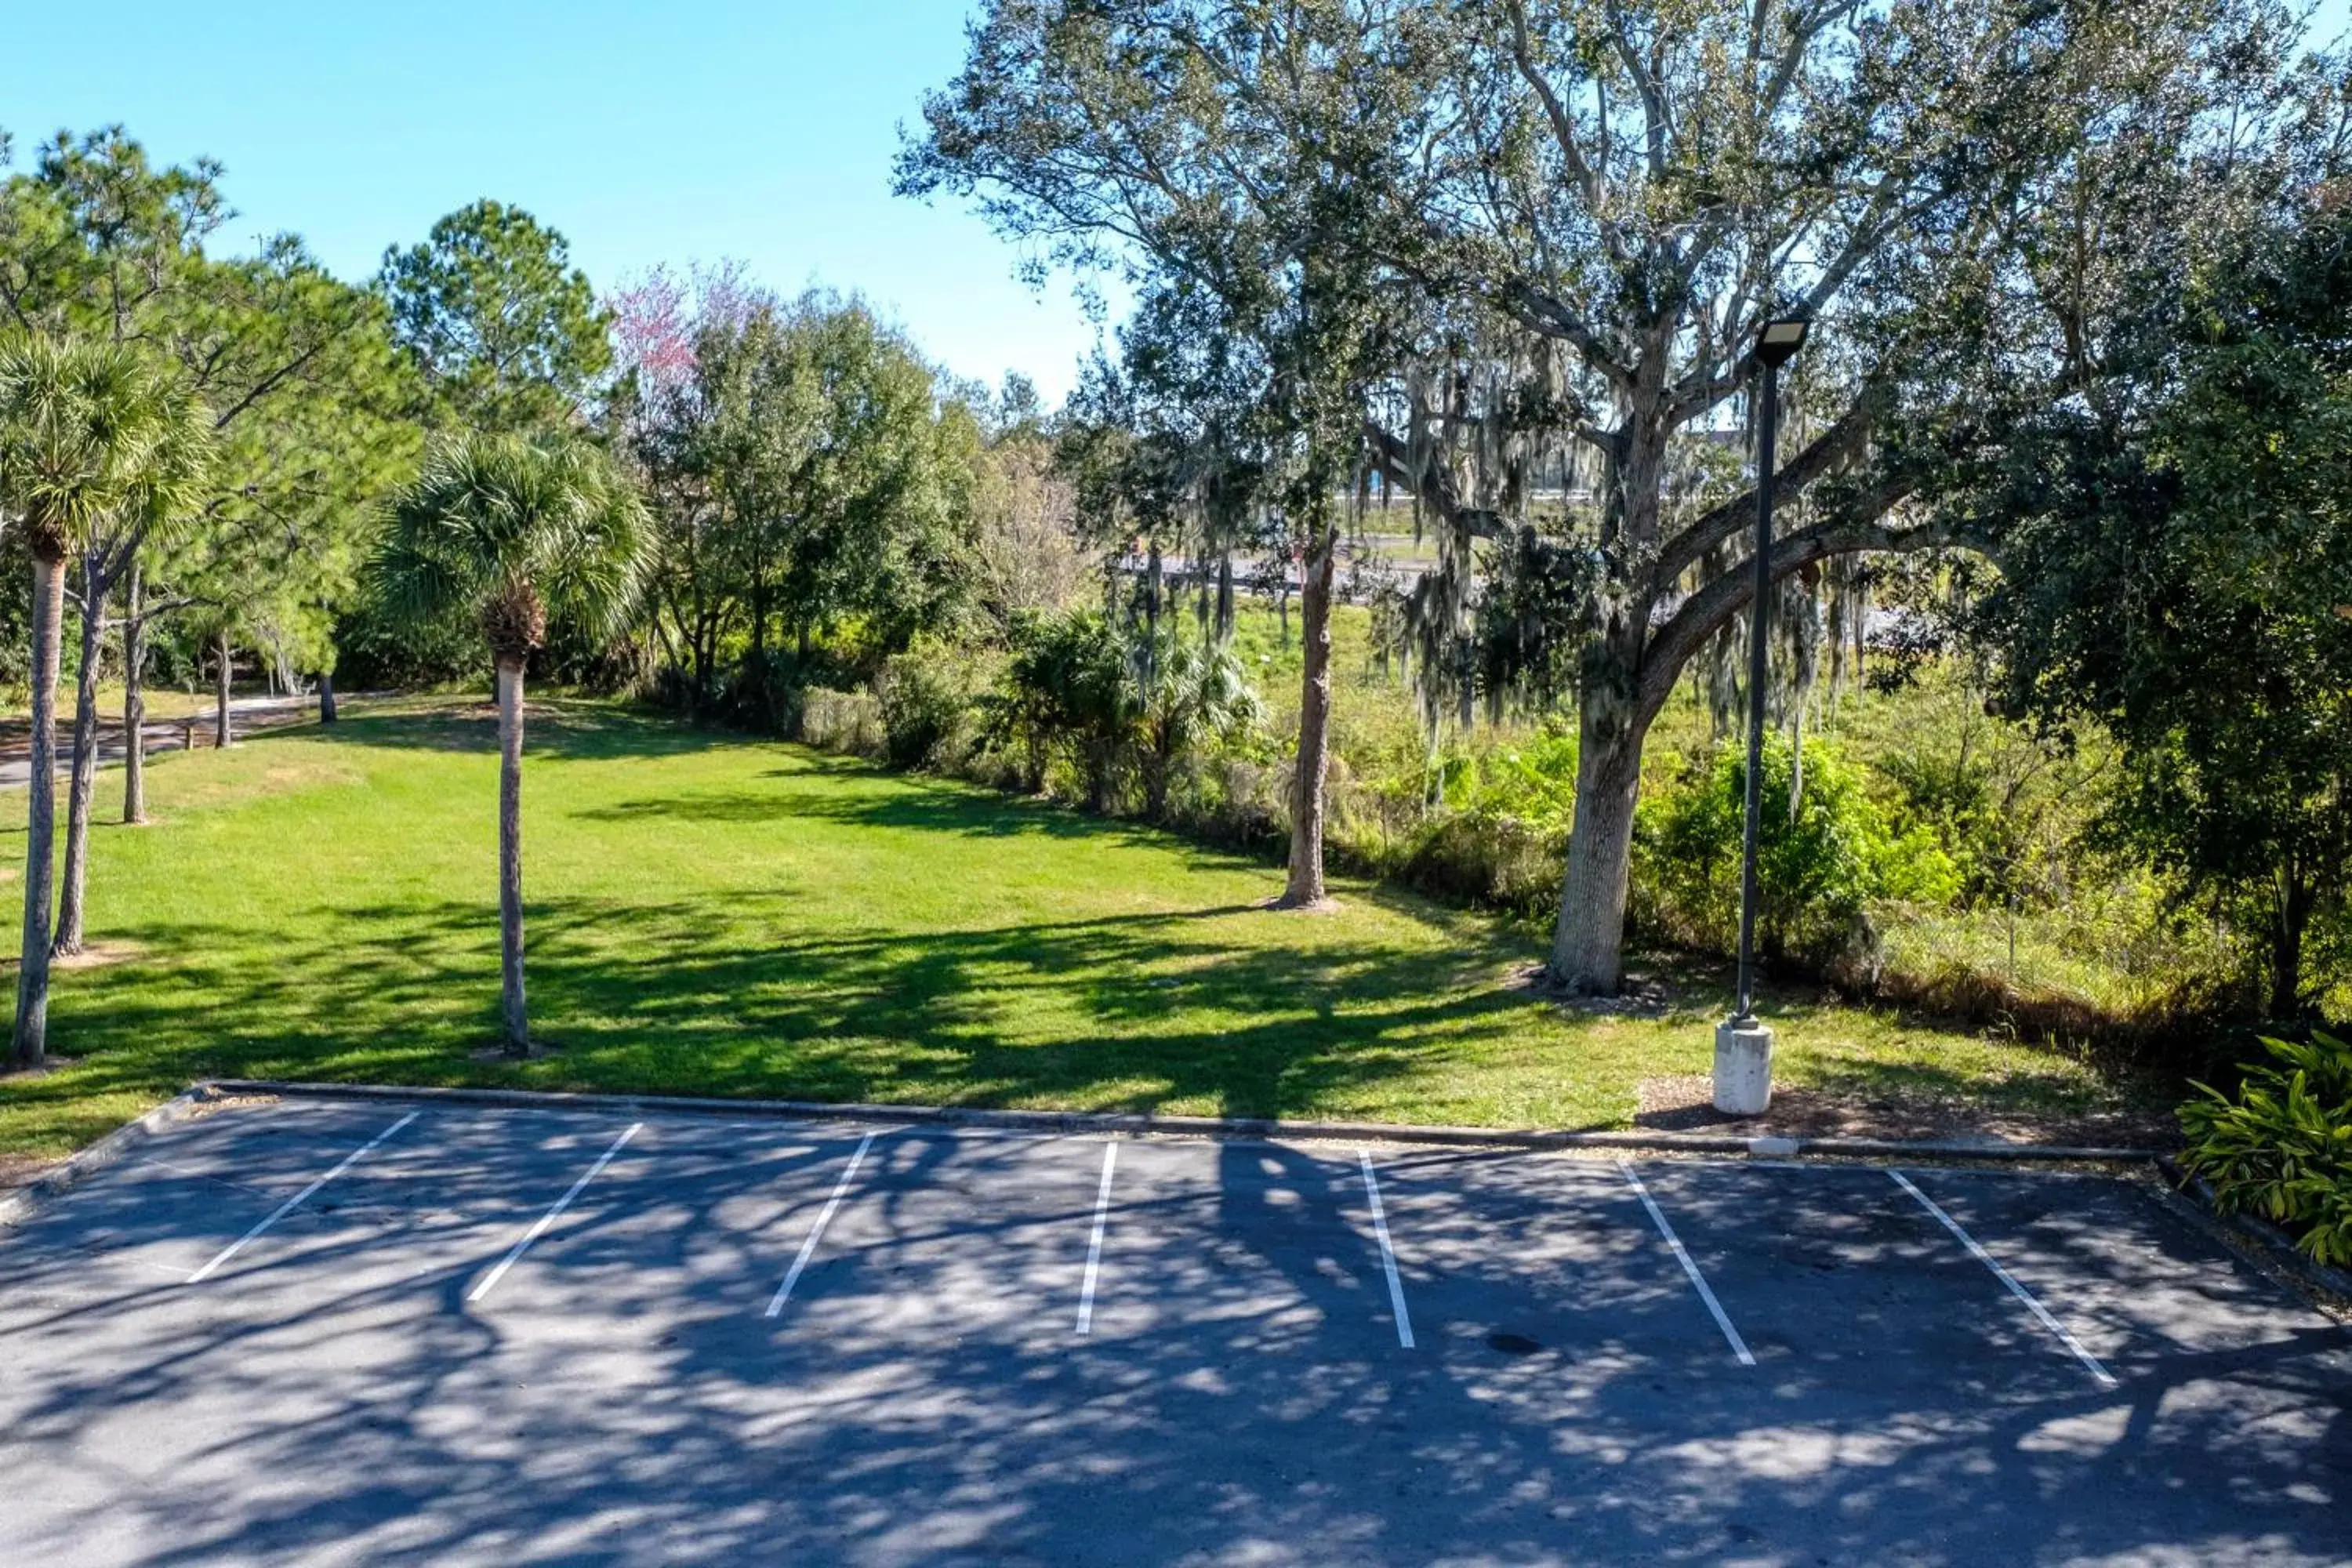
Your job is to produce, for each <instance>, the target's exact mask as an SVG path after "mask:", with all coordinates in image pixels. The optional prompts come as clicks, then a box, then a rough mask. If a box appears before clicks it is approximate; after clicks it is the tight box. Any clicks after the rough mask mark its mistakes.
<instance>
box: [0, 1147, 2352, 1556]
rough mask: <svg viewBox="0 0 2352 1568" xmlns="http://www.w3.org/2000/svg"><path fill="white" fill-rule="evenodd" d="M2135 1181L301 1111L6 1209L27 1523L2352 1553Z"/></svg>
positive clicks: (2237, 1311) (229, 1548)
mask: <svg viewBox="0 0 2352 1568" xmlns="http://www.w3.org/2000/svg"><path fill="white" fill-rule="evenodd" d="M2347 1403H2352V1347H2347V1337H2346V1335H2345V1333H2344V1331H2342V1330H2341V1329H2339V1328H2338V1327H2337V1326H2336V1325H2335V1324H2333V1323H2332V1322H2330V1321H2328V1320H2327V1319H2326V1318H2325V1317H2323V1316H2321V1315H2320V1314H2319V1313H2317V1312H2316V1311H2315V1310H2312V1309H2310V1308H2309V1307H2307V1306H2305V1305H2304V1304H2303V1303H2301V1302H2299V1301H2297V1300H2294V1298H2293V1297H2291V1296H2289V1295H2287V1294H2286V1293H2284V1291H2283V1290H2282V1289H2280V1288H2279V1287H2277V1286H2276V1285H2274V1284H2273V1283H2272V1282H2271V1281H2270V1280H2268V1279H2265V1278H2264V1277H2263V1276H2262V1275H2260V1274H2259V1273H2257V1272H2254V1271H2252V1270H2251V1269H2249V1268H2245V1267H2244V1266H2243V1265H2242V1263H2241V1262H2239V1261H2238V1260H2237V1259H2235V1258H2233V1257H2231V1255H2230V1254H2229V1253H2228V1252H2227V1251H2225V1250H2223V1249H2221V1248H2220V1247H2217V1246H2216V1245H2214V1244H2213V1243H2211V1242H2210V1241H2209V1240H2207V1239H2206V1238H2205V1237H2203V1236H2202V1235H2201V1234H2200V1232H2198V1231H2196V1230H2194V1229H2193V1228H2191V1227H2189V1226H2186V1225H2184V1224H2183V1223H2182V1222H2181V1221H2180V1220H2179V1218H2178V1217H2177V1216H2176V1215H2173V1214H2172V1213H2171V1212H2170V1211H2169V1210H2168V1208H2167V1207H2166V1206H2165V1205H2163V1203H2162V1202H2161V1201H2160V1200H2159V1199H2158V1197H2157V1196H2156V1195H2155V1194H2152V1193H2150V1192H2148V1191H2147V1190H2146V1189H2145V1188H2143V1187H2141V1186H2140V1185H2138V1184H2136V1183H2134V1182H2131V1181H2128V1180H2124V1179H2119V1178H2116V1177H2112V1176H2103V1175H2075V1174H2055V1173H2021V1172H2007V1171H2001V1172H1994V1171H1986V1170H1969V1171H1954V1170H1908V1171H1902V1172H1888V1171H1885V1170H1877V1169H1866V1168H1861V1167H1851V1166H1844V1167H1840V1166H1803V1167H1780V1166H1771V1165H1766V1164H1760V1163H1675V1162H1665V1161H1643V1162H1635V1163H1622V1162H1618V1161H1614V1160H1597V1159H1581V1158H1572V1157H1568V1156H1564V1155H1549V1154H1530V1153H1517V1152H1492V1151H1471V1150H1429V1149H1411V1148H1402V1147H1391V1148H1374V1149H1365V1150H1357V1149H1352V1148H1347V1147H1341V1146H1335V1145H1319V1144H1318V1145H1306V1144H1283V1143H1273V1142H1250V1141H1241V1140H1236V1141H1231V1142H1208V1141H1178V1140H1155V1139H1122V1140H1118V1141H1106V1140H1103V1139H1100V1138H1093V1137H1077V1136H1044V1135H1034V1136H1033V1135H1027V1134H1014V1133H1003V1132H992V1131H950V1130H946V1129H941V1128H937V1127H883V1126H867V1125H861V1124H857V1123H854V1122H846V1121H840V1122H836V1121H822V1122H810V1123H794V1122H789V1121H765V1120H762V1121H731V1120H725V1119H717V1118H707V1117H695V1116H683V1115H677V1116H672V1115H656V1114H646V1115H641V1116H640V1115H627V1116H610V1115H604V1114H595V1113H588V1112H574V1111H554V1110H503V1109H494V1108H489V1107H481V1106H467V1105H452V1104H425V1103H419V1104H414V1105H411V1104H403V1103H398V1102H394V1101H383V1100H365V1101H359V1100H354V1101H336V1100H289V1101H286V1102H282V1103H277V1104H269V1105H256V1106H250V1107H241V1108H236V1109H231V1110H223V1111H221V1112H219V1113H217V1114H214V1115H209V1116H206V1117H204V1118H201V1119H198V1120H195V1121H188V1122H184V1123H182V1124H180V1125H177V1126H174V1127H172V1128H170V1129H167V1130H165V1131H162V1132H160V1133H158V1134H156V1135H155V1136H154V1137H152V1139H151V1140H149V1141H148V1142H146V1143H145V1144H144V1145H143V1146H142V1148H141V1149H140V1150H139V1151H138V1152H136V1153H135V1154H133V1155H132V1156H131V1157H129V1158H126V1159H125V1160H124V1161H122V1162H121V1163H118V1164H116V1165H114V1166H112V1167H110V1168H108V1169H106V1170H105V1171H103V1172H101V1173H99V1174H97V1175H96V1176H94V1177H93V1178H92V1179H91V1180H90V1181H89V1182H88V1183H87V1184H84V1185H82V1186H81V1187H79V1188H77V1189H75V1190H73V1191H72V1192H70V1193H68V1194H65V1195H63V1196H62V1197H60V1198H58V1199H56V1200H54V1201H52V1202H51V1203H49V1204H47V1205H45V1206H44V1207H43V1208H42V1209H40V1210H39V1211H38V1212H37V1213H36V1214H35V1215H33V1216H32V1217H31V1218H30V1219H28V1220H27V1221H26V1223H24V1224H22V1225H20V1226H16V1228H15V1229H13V1230H12V1231H8V1232H0V1463H5V1465H6V1467H7V1470H8V1474H9V1475H10V1478H11V1486H10V1502H9V1504H8V1506H7V1507H5V1508H0V1562H10V1563H14V1562H41V1563H59V1564H101V1563H182V1562H185V1563H198V1562H221V1561H236V1562H241V1563H280V1562H284V1563H293V1562H302V1563H314V1562H336V1561H350V1562H362V1561H364V1562H404V1561H413V1562H417V1563H428V1562H429V1563H476V1562H478V1563H547V1562H593V1563H698V1562H712V1563H719V1562H727V1563H740V1562H765V1561H790V1562H794V1563H962V1562H987V1563H1091V1562H1102V1563H1343V1562H1344V1563H1441V1562H1444V1563H1527V1562H1554V1561H1557V1562H1586V1561H1598V1562H1627V1561H1640V1562H1693V1563H1697V1562H1709V1563H1712V1562H1738V1563H1792V1564H1793V1563H1825V1562H1826V1563H1846V1562H1899V1563H1928V1564H1941V1563H1950V1564H1959V1563H1985V1562H2020V1563H2042V1562H2046V1563H2263V1564H2273V1563H2341V1562H2344V1561H2347V1558H2352V1551H2347V1547H2346V1545H2345V1543H2346V1542H2347V1541H2352V1496H2348V1495H2347V1492H2352V1417H2347Z"/></svg>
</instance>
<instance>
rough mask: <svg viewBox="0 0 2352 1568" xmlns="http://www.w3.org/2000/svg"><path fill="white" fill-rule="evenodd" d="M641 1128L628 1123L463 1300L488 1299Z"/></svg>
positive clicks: (640, 1125)
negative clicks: (533, 1243)
mask: <svg viewBox="0 0 2352 1568" xmlns="http://www.w3.org/2000/svg"><path fill="white" fill-rule="evenodd" d="M644 1125H645V1123H644V1122H642V1121H632V1122H630V1123H629V1125H628V1126H627V1128H626V1129H625V1130H624V1131H622V1133H621V1135H620V1136H619V1137H618V1138H615V1139H614V1140H613V1142H612V1143H611V1145H610V1146H609V1147H607V1148H606V1149H605V1151H604V1152H603V1153H601V1154H599V1155H597V1156H596V1163H594V1164H593V1165H591V1166H589V1167H588V1169H587V1170H585V1171H584V1172H583V1173H581V1176H580V1179H579V1180H578V1181H576V1182H574V1183H572V1190H571V1191H569V1192H567V1193H565V1194H563V1195H562V1197H560V1198H558V1199H556V1200H555V1206H554V1207H553V1208H551V1209H550V1210H548V1211H547V1212H546V1213H545V1214H543V1215H540V1216H539V1223H538V1224H536V1225H534V1226H531V1227H530V1229H529V1230H527V1231H524V1232H523V1233H522V1237H521V1239H520V1240H519V1241H517V1242H516V1243H515V1244H514V1246H513V1247H509V1249H508V1251H507V1255H506V1256H505V1257H504V1258H500V1259H499V1266H498V1267H497V1268H493V1269H491V1270H490V1271H489V1272H488V1274H485V1275H484V1276H482V1282H481V1283H480V1284H478V1285H477V1286H475V1287H474V1289H472V1290H471V1291H470V1292H468V1293H467V1297H466V1300H468V1301H478V1300H481V1299H482V1298H483V1297H485V1296H487V1295H488V1294H489V1293H490V1287H491V1286H493V1285H496V1284H497V1283H498V1282H499V1280H501V1279H505V1278H506V1273H507V1270H508V1269H509V1268H513V1267H514V1266H515V1263H516V1260H517V1259H519V1258H521V1257H522V1255H523V1254H524V1253H526V1252H529V1251H530V1244H531V1243H532V1242H534V1241H537V1240H538V1239H539V1238H540V1237H541V1236H542V1235H544V1234H545V1233H546V1230H547V1227H548V1226H551V1225H553V1224H554V1223H555V1222H556V1220H557V1219H558V1218H559V1217H561V1215H562V1213H563V1211H564V1210H565V1209H568V1208H570V1207H571V1206H572V1199H574V1198H576V1197H578V1196H579V1195H580V1193H581V1190H582V1189H583V1188H584V1187H585V1186H587V1184H589V1183H591V1182H593V1181H594V1180H595V1179H596V1173H597V1172H599V1171H601V1170H603V1169H604V1167H605V1165H607V1164H608V1163H611V1161H612V1158H613V1156H614V1155H615V1154H617V1153H619V1152H621V1145H622V1144H624V1143H626V1142H628V1141H629V1140H630V1139H632V1138H635V1136H636V1135H637V1129H638V1128H640V1127H643V1126H644Z"/></svg>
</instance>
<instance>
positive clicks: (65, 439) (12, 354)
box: [0, 335, 175, 1067]
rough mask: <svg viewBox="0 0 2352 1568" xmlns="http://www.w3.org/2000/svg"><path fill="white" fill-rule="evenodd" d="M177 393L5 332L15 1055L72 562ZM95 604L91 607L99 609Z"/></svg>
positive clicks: (42, 996) (53, 823) (69, 347)
mask: <svg viewBox="0 0 2352 1568" xmlns="http://www.w3.org/2000/svg"><path fill="white" fill-rule="evenodd" d="M174 405H175V398H174V395H173V392H172V390H171V388H170V386H169V385H168V384H167V383H166V382H165V381H164V380H163V377H162V376H161V375H159V374H157V373H156V372H155V371H154V370H153V369H152V368H151V367H150V365H149V364H148V363H146V362H145V361H143V360H142V359H141V358H140V357H139V356H138V355H137V354H136V353H134V352H133V351H131V350H129V349H127V348H124V347H122V346H121V345H118V344H113V343H106V342H77V341H70V340H60V339H57V338H51V337H46V336H38V335H34V336H24V335H17V336H11V337H7V338H5V339H0V507H5V510H7V512H9V513H11V514H13V517H14V519H15V521H16V523H17V525H18V526H20V527H21V528H23V529H24V531H25V542H26V551H27V552H28V553H29V554H30V555H31V556H32V560H33V628H32V672H31V673H32V686H33V702H32V707H33V714H32V719H33V734H32V773H31V775H30V777H31V783H30V788H29V790H28V791H27V793H28V795H29V796H30V800H29V802H28V805H29V810H28V811H27V814H26V816H27V824H26V841H25V852H26V861H25V928H24V946H23V949H22V952H23V963H22V964H21V966H20V967H19V968H18V970H17V972H16V1027H15V1044H16V1059H17V1060H18V1061H19V1062H20V1063H22V1064H24V1065H26V1066H27V1067H31V1066H37V1065H38V1064H39V1063H40V1062H41V1061H42V1060H44V1059H45V1058H46V1057H47V1049H48V1013H49V901H50V896H51V892H52V889H53V887H54V883H53V880H52V860H53V857H54V845H55V837H56V831H57V815H56V814H57V804H56V794H55V781H56V777H57V705H58V628H59V626H60V624H61V623H62V621H63V619H64V615H65V563H66V561H67V559H68V557H69V556H71V555H73V554H74V553H76V552H79V550H80V549H81V548H82V547H83V546H84V545H85V544H86V543H87V542H89V538H90V537H91V535H92V533H93V532H94V531H96V530H98V529H99V528H100V527H101V526H103V525H104V524H105V522H106V521H108V520H110V518H112V517H113V516H114V515H115V514H116V512H117V511H118V510H119V509H121V508H122V507H124V506H126V505H129V504H136V503H137V502H138V498H139V496H140V493H141V488H142V485H149V484H153V483H156V482H158V475H157V473H156V459H157V458H158V456H159V454H160V453H161V452H162V451H163V448H165V447H167V446H168V445H169V443H170V441H171V440H172V437H173V429H174V417H173V408H174ZM91 613H95V612H94V611H93V612H91Z"/></svg>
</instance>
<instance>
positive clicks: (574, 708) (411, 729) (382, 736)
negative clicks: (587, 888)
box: [240, 695, 776, 761]
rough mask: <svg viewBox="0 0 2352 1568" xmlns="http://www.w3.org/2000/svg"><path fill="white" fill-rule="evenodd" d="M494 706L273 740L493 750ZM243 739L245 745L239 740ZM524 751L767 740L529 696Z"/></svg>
mask: <svg viewBox="0 0 2352 1568" xmlns="http://www.w3.org/2000/svg"><path fill="white" fill-rule="evenodd" d="M498 735H499V720H498V710H497V709H496V708H494V707H493V706H492V705H491V703H490V700H489V698H488V696H487V695H484V696H483V697H481V698H479V699H467V698H464V697H450V698H446V699H435V700H431V701H430V702H429V703H427V704H422V705H419V706H415V707H409V706H406V705H395V706H393V707H391V708H390V709H389V710H365V711H360V712H356V713H352V714H351V715H349V716H347V717H345V718H343V719H341V720H340V721H337V722H336V723H334V724H333V725H331V726H328V725H319V724H311V725H306V726H304V727H302V728H300V729H298V730H290V731H286V732H285V733H284V734H282V735H279V736H276V737H268V736H266V735H264V736H257V737H255V739H257V740H260V739H265V738H274V739H278V740H282V741H289V742H311V743H320V742H329V743H343V744H349V745H359V746H371V747H383V748H386V749H389V750H394V751H411V752H496V751H497V750H498ZM240 743H242V742H240ZM523 743H524V747H525V750H526V752H527V754H530V755H534V756H541V757H569V758H579V759H582V760H587V761H593V760H599V759H610V758H616V757H660V756H677V755H681V754H683V753H687V752H710V751H717V750H722V749H726V748H729V747H751V746H761V745H772V744H775V743H776V742H767V741H761V740H757V739H754V738H752V737H749V736H738V735H726V734H720V733H717V732H714V731H705V730H698V729H695V728H693V727H692V726H690V725H688V724H686V723H684V722H682V721H678V720H676V719H672V718H668V717H667V716H665V715H663V714H660V713H657V712H656V711H654V710H650V709H643V708H637V707H633V706H630V705H628V704H626V703H622V702H616V701H610V700H598V699H593V698H572V697H551V698H545V699H541V698H537V697H533V698H530V699H529V700H528V706H527V708H526V709H525V711H524V718H523Z"/></svg>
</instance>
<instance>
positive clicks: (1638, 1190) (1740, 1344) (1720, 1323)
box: [1617, 1160, 1756, 1366]
mask: <svg viewBox="0 0 2352 1568" xmlns="http://www.w3.org/2000/svg"><path fill="white" fill-rule="evenodd" d="M1617 1168H1618V1169H1619V1170H1621V1171H1622V1172H1624V1173H1625V1179H1626V1180H1627V1181H1628V1182H1630V1183H1632V1184H1633V1193H1634V1195H1635V1196H1637V1197H1639V1198H1640V1199H1641V1200H1642V1206H1643V1208H1645V1209H1648V1210H1649V1211H1650V1219H1651V1222H1652V1223H1653V1224H1654V1225H1655V1226H1657V1227H1658V1234H1659V1235H1660V1236H1663V1237H1665V1238H1666V1248H1667V1250H1668V1251H1670V1252H1672V1253H1673V1254H1674V1255H1675V1261H1676V1262H1678V1263H1680V1264H1681V1265H1682V1266H1683V1272H1684V1273H1685V1274H1687V1275H1689V1276H1690V1282H1691V1284H1692V1285H1693V1286H1695V1287H1696V1288H1697V1290H1698V1299H1699V1300H1702V1301H1704V1302H1706V1310H1708V1311H1710V1312H1712V1313H1714V1314H1715V1326H1716V1327H1717V1328H1719V1329H1721V1330H1722V1331H1723V1337H1724V1338H1725V1339H1726V1340H1727V1341H1729V1342H1731V1353H1732V1354H1734V1355H1736V1356H1738V1358H1739V1364H1740V1365H1742V1366H1754V1365H1755V1364H1756V1358H1755V1357H1754V1356H1753V1355H1750V1354H1749V1353H1748V1342H1747V1341H1746V1340H1743V1339H1741V1338H1740V1337H1739V1331H1738V1329H1735V1328H1733V1327H1732V1326H1731V1317H1730V1315H1729V1314H1728V1313H1727V1312H1726V1311H1724V1310H1723V1303H1722V1302H1720V1301H1718V1300H1716V1299H1715V1292H1714V1291H1713V1290H1712V1289H1708V1288H1707V1283H1706V1275H1704V1274H1701V1273H1700V1272H1699V1271H1698V1265H1697V1264H1696V1263H1694V1262H1692V1261H1691V1255H1690V1254H1689V1252H1687V1251H1686V1250H1685V1249H1684V1247H1683V1243H1682V1237H1678V1236H1676V1235H1675V1227H1674V1226H1670V1225H1668V1224H1667V1223H1666V1215H1665V1211H1664V1210H1663V1209H1661V1208H1659V1207H1658V1205H1657V1201H1656V1200H1655V1199H1654V1198H1652V1197H1651V1196H1650V1189H1649V1188H1647V1187H1645V1186H1643V1184H1642V1178H1641V1177H1639V1176H1637V1175H1635V1174H1634V1173H1633V1166H1632V1164H1630V1163H1627V1162H1626V1161H1623V1160H1620V1161H1618V1162H1617Z"/></svg>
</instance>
